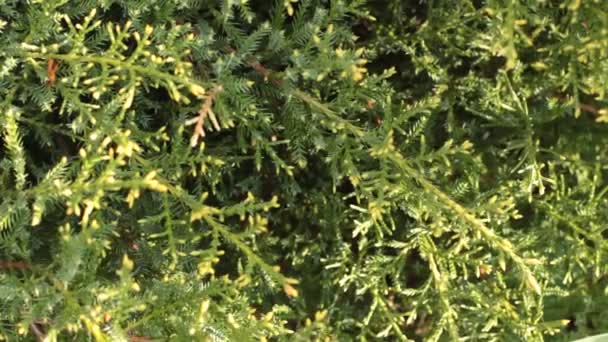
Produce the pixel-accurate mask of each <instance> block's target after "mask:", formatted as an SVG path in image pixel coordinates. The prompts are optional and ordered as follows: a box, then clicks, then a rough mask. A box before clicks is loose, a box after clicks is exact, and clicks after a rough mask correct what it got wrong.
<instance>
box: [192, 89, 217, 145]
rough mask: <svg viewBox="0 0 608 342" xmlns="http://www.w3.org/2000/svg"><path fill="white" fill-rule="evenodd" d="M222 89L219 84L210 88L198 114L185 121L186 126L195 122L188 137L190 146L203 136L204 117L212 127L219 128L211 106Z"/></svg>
mask: <svg viewBox="0 0 608 342" xmlns="http://www.w3.org/2000/svg"><path fill="white" fill-rule="evenodd" d="M222 90H224V87H222V86H221V85H217V86H215V87H214V88H213V89H211V91H210V92H209V94H207V95H206V96H205V101H204V102H203V105H202V106H201V109H200V110H199V111H198V116H197V117H195V118H193V119H190V120H188V121H186V126H189V125H192V124H196V125H195V126H194V131H193V132H192V138H191V139H190V145H191V146H192V147H194V146H196V145H197V144H198V140H199V138H201V137H205V128H204V127H203V124H204V123H205V119H206V118H209V120H210V121H211V124H212V125H213V128H215V130H216V131H219V130H220V124H219V123H218V121H217V118H216V116H215V113H213V110H212V107H213V100H214V99H215V97H216V96H217V94H218V93H220V92H221V91H222Z"/></svg>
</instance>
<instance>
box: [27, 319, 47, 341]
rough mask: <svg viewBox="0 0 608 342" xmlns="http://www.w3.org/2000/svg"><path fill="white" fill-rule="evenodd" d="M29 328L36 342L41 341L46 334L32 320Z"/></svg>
mask: <svg viewBox="0 0 608 342" xmlns="http://www.w3.org/2000/svg"><path fill="white" fill-rule="evenodd" d="M30 329H31V330H32V331H33V332H34V334H35V335H36V338H37V340H38V342H42V341H44V340H45V339H46V334H45V333H44V332H43V331H42V330H40V328H39V327H38V323H36V322H34V323H32V324H30Z"/></svg>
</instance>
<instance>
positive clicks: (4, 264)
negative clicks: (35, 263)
mask: <svg viewBox="0 0 608 342" xmlns="http://www.w3.org/2000/svg"><path fill="white" fill-rule="evenodd" d="M29 268H30V265H29V264H28V263H26V262H25V261H0V270H10V269H18V270H27V269H29Z"/></svg>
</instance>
